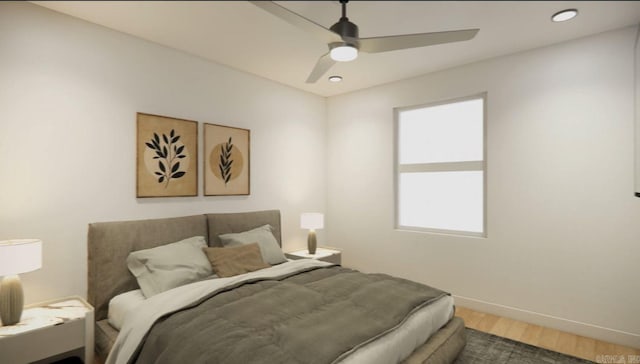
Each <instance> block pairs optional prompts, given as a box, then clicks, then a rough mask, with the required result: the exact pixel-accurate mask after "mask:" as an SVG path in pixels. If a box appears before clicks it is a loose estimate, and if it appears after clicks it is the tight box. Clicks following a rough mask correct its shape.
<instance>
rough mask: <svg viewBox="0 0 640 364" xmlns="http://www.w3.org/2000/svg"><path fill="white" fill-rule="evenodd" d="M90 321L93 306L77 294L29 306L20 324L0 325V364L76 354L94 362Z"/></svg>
mask: <svg viewBox="0 0 640 364" xmlns="http://www.w3.org/2000/svg"><path fill="white" fill-rule="evenodd" d="M93 321H94V320H93V307H91V305H90V304H88V303H87V302H86V301H85V300H83V299H82V298H80V297H67V298H63V299H57V300H53V301H48V302H42V303H38V304H34V305H29V306H27V307H25V309H24V311H23V312H22V318H21V320H20V322H19V323H17V324H15V325H12V326H0V363H12V364H14V363H15V364H19V363H31V362H34V361H40V360H41V361H42V362H43V363H46V362H50V361H55V360H60V359H63V358H65V357H70V356H79V357H80V358H81V359H83V360H84V362H85V363H89V364H93V350H94V346H93V340H94V339H93V325H94V322H93Z"/></svg>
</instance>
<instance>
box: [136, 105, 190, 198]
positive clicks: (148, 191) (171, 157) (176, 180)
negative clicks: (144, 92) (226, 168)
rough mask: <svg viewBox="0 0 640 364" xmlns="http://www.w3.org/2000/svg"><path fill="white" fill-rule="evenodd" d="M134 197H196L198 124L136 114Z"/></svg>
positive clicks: (166, 117) (165, 117)
mask: <svg viewBox="0 0 640 364" xmlns="http://www.w3.org/2000/svg"><path fill="white" fill-rule="evenodd" d="M136 126H137V136H136V156H137V161H136V196H137V197H141V198H143V197H185V196H197V195H198V122H196V121H192V120H184V119H176V118H172V117H168V116H160V115H153V114H145V113H140V112H139V113H137V115H136Z"/></svg>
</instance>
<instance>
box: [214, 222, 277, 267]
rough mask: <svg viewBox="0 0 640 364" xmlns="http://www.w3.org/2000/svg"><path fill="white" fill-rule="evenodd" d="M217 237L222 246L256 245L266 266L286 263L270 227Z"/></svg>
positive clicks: (264, 226)
mask: <svg viewBox="0 0 640 364" xmlns="http://www.w3.org/2000/svg"><path fill="white" fill-rule="evenodd" d="M218 237H219V238H220V241H222V245H224V246H238V245H247V244H253V243H258V246H260V253H261V254H262V259H263V260H264V261H265V262H266V263H268V264H271V265H273V264H280V263H283V262H286V261H287V258H285V256H284V254H283V253H282V249H280V245H278V241H277V240H276V238H275V237H274V236H273V233H272V232H271V225H263V226H260V227H258V228H255V229H253V230H249V231H245V232H242V233H231V234H222V235H219V236H218Z"/></svg>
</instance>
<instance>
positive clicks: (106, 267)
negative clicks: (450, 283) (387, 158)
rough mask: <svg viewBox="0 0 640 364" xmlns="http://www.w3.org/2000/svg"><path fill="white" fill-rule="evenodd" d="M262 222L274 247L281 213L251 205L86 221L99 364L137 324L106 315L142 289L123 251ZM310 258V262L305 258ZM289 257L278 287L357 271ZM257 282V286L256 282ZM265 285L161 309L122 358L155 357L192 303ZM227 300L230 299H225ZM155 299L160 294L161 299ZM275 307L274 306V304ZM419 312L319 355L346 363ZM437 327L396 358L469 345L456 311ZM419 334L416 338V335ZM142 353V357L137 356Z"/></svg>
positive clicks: (433, 355) (408, 359) (213, 238)
mask: <svg viewBox="0 0 640 364" xmlns="http://www.w3.org/2000/svg"><path fill="white" fill-rule="evenodd" d="M263 225H270V226H271V227H272V233H273V237H274V238H275V240H276V241H277V243H278V245H280V246H281V231H280V212H279V211H278V210H270V211H254V212H245V213H223V214H205V215H193V216H183V217H175V218H164V219H154V220H138V221H120V222H101V223H93V224H90V225H89V231H88V294H87V298H88V301H89V302H90V303H91V304H92V305H93V306H94V308H95V320H96V327H95V344H96V348H95V350H96V356H97V358H98V360H99V361H101V362H105V360H106V358H107V357H108V355H109V353H110V352H111V351H112V349H114V346H115V347H116V349H115V350H114V351H116V350H121V348H122V347H123V346H126V344H128V342H127V341H126V340H123V337H126V336H127V335H129V333H130V332H132V331H134V330H137V329H132V328H127V330H124V328H123V330H124V331H126V334H125V333H124V332H123V333H122V334H120V337H118V335H119V331H118V330H116V329H115V328H114V327H113V326H112V324H110V323H109V320H108V319H107V317H108V308H109V302H110V301H111V299H112V298H114V297H116V296H118V295H121V294H123V293H125V292H131V291H135V290H137V289H139V288H140V287H139V285H138V283H137V281H136V278H135V277H134V276H133V275H132V274H131V273H130V272H129V269H128V267H127V263H126V261H127V257H128V256H129V254H130V253H131V252H135V251H140V250H144V249H150V248H155V247H160V246H164V245H167V244H170V243H173V242H176V241H180V240H183V239H187V238H190V237H193V236H203V237H205V239H206V243H207V244H208V246H210V247H222V246H223V245H222V242H221V240H220V235H222V234H229V233H240V232H244V231H247V230H251V229H254V228H256V227H259V226H263ZM307 261H310V260H307ZM288 263H292V264H289V265H293V263H295V262H287V263H283V264H281V265H278V266H274V267H273V268H269V269H271V270H274V271H277V270H281V272H279V273H269V274H272V275H273V276H274V277H276V276H277V280H278V282H282V283H278V284H284V286H282V287H292V286H291V284H290V283H289V282H290V281H291V282H294V283H296V280H297V281H300V280H301V278H300V277H302V276H304V275H306V274H307V272H308V275H310V276H311V275H316V276H321V277H320V278H313V277H310V278H308V280H309V283H307V284H310V285H311V286H313V287H317V286H319V285H321V284H319V283H317V282H327V281H329V280H328V279H329V278H327V277H328V276H329V275H331V276H332V277H333V275H335V276H336V277H337V278H332V279H334V281H340V280H341V278H340V277H342V276H354V277H355V274H356V273H357V272H356V273H354V272H353V271H350V270H348V269H347V268H343V267H339V266H333V265H331V264H327V263H323V262H318V263H315V262H302V263H296V264H307V265H306V266H305V267H302V268H300V267H296V268H288V267H285V266H287V265H288ZM320 263H322V264H320ZM314 264H315V265H314ZM269 269H265V270H264V271H268V270H269ZM283 269H299V270H301V271H302V270H304V271H305V273H304V274H301V273H300V274H299V273H296V272H297V271H296V272H294V273H286V274H285V273H283V272H284V270H283ZM253 273H257V272H252V273H250V274H249V276H250V275H251V274H253ZM265 274H266V273H265ZM340 274H342V275H340ZM357 274H360V273H357ZM243 276H244V275H243ZM282 277H284V278H282ZM392 278H393V277H391V278H389V277H385V276H383V277H382V278H381V279H382V280H384V281H385V282H386V280H387V279H392ZM305 279H306V278H305ZM360 279H362V278H360ZM367 279H368V278H367ZM334 281H331V282H334ZM256 282H257V283H258V284H256ZM263 282H264V283H263ZM298 283H299V282H297V283H296V284H298ZM372 283H373V284H374V285H375V284H378V285H379V284H382V283H379V282H372ZM400 283H401V284H400ZM400 283H395V284H396V285H405V284H406V285H411V284H412V282H410V281H407V282H400ZM205 284H206V283H203V282H200V283H195V284H193V285H194V286H195V285H201V286H202V285H205ZM207 284H208V283H207ZM262 284H265V285H267V286H269V287H271V285H272V283H271V281H270V280H266V278H251V280H249V279H248V280H247V281H246V282H245V283H239V284H238V285H240V286H239V287H237V288H234V289H233V290H231V289H229V288H221V289H219V291H221V292H224V294H221V293H215V294H209V295H207V296H206V300H205V299H204V298H202V299H198V302H197V303H194V304H192V305H189V307H191V308H192V309H190V310H186V311H185V310H183V309H181V310H173V311H179V312H178V313H176V314H174V315H171V316H170V315H166V314H162V315H159V317H161V319H159V320H158V319H151V323H150V325H149V326H150V330H151V331H148V332H147V331H144V330H143V331H144V332H145V333H144V334H141V335H140V336H141V337H142V341H141V343H140V344H135V345H133V346H134V347H135V348H136V350H135V353H134V356H132V357H128V359H126V360H125V362H126V361H130V362H134V361H135V359H140V361H144V362H148V361H152V362H153V361H155V360H149V357H150V356H149V355H153V354H148V353H147V352H148V351H149V350H150V349H149V350H147V349H148V348H147V347H151V346H152V345H153V342H155V345H160V346H162V345H165V344H166V341H167V337H171V335H174V334H172V333H174V332H178V331H177V328H179V327H181V326H182V324H175V323H174V324H171V320H173V318H174V316H180V315H187V314H182V313H183V312H190V311H192V310H195V309H196V308H194V306H197V307H201V306H204V303H203V302H209V301H214V300H224V299H225V298H224V297H227V296H228V295H230V294H241V293H235V290H238V292H241V289H243V290H251V289H257V288H255V287H258V286H260V285H262ZM273 284H275V283H273ZM332 284H334V283H332ZM190 286H191V285H190ZM274 287H275V286H274ZM282 287H280V288H278V287H275V288H274V289H275V290H276V292H277V289H282ZM180 288H182V287H180ZM270 289H271V288H270ZM307 291H308V289H307ZM216 292H217V291H216ZM231 292H233V293H231ZM281 292H282V291H281ZM163 294H169V293H166V292H165V293H163ZM261 294H262V293H261ZM181 295H182V293H181ZM225 295H227V296H225ZM280 296H282V294H280ZM198 297H201V296H198ZM202 297H204V296H202ZM219 297H222V298H219ZM226 299H227V300H229V298H228V297H227V298H226ZM371 300H372V299H371V298H368V299H367V301H371ZM438 300H444V297H440V298H438ZM159 301H161V300H160V299H159ZM164 301H167V300H164ZM298 301H299V299H296V302H298ZM282 302H284V301H282ZM282 302H280V304H281V305H282V306H290V305H288V304H282ZM288 302H291V301H288ZM438 302H439V301H438ZM276 304H277V300H276ZM291 306H295V305H291ZM393 306H395V305H393ZM431 306H434V305H430V306H427V305H426V304H425V305H424V307H423V310H422V311H426V310H427V309H429V307H431ZM168 310H169V311H172V309H168ZM245 310H246V308H245ZM251 310H259V309H256V308H251ZM143 311H150V310H146V309H145V310H141V311H140V312H141V313H142V312H143ZM208 311H209V309H207V312H208ZM274 311H277V309H276V310H274ZM220 312H223V313H224V312H226V311H224V310H221V311H220ZM252 312H253V311H252ZM417 312H418V311H411V312H409V313H408V314H407V317H406V318H405V319H403V320H402V325H400V324H399V325H396V326H394V328H393V330H387V331H384V332H381V333H379V334H378V335H375V338H376V340H373V339H372V340H369V342H367V343H363V344H362V345H359V346H354V348H358V350H356V349H352V350H351V351H350V354H352V355H351V357H349V356H346V354H344V355H338V356H337V357H336V358H335V359H336V360H333V359H331V360H326V359H323V360H322V362H338V361H337V360H338V359H340V360H345V361H343V362H350V361H349V360H350V359H352V358H353V357H356V358H357V355H359V354H360V352H365V353H366V352H367V350H368V349H369V348H370V347H374V345H373V344H377V343H375V342H374V343H372V342H371V341H381V342H382V341H384V340H387V339H388V338H389V337H392V336H393V335H395V333H394V332H395V331H400V330H399V329H398V330H396V329H397V328H398V327H400V326H403V327H404V326H407V325H409V324H410V323H411V322H412V321H411V320H414V321H415V319H414V317H415V316H419V315H418V314H417ZM298 314H299V313H295V314H294V315H295V316H297V315H298ZM288 315H291V314H290V313H288ZM136 316H144V315H142V314H137V315H136ZM218 320H221V321H223V322H222V323H217V324H219V325H224V324H225V323H224V320H225V318H224V317H218ZM129 321H131V320H129ZM163 325H164V326H166V325H169V327H170V328H169V329H168V330H169V333H168V334H167V333H163V334H162V333H161V334H156V331H159V330H160V329H161V327H162V326H163ZM171 325H173V326H171ZM196 326H197V325H196ZM272 326H273V325H272ZM287 330H288V331H291V330H289V329H283V330H282V331H287ZM298 330H299V331H292V332H293V334H291V333H290V335H293V336H289V337H291V338H294V339H295V338H298V337H303V336H305V334H306V333H308V332H311V330H313V329H312V328H302V329H301V328H298ZM300 330H302V331H300ZM305 330H306V331H305ZM332 330H333V331H334V332H335V331H342V330H335V328H334V329H332ZM288 331H287V332H288ZM405 331H406V330H405ZM414 331H416V330H415V328H414ZM418 331H419V330H418ZM434 331H435V332H434V333H433V334H431V335H430V336H429V337H428V339H427V340H426V342H425V341H424V340H421V341H420V342H416V343H412V346H411V350H410V351H409V353H408V356H406V355H404V356H403V357H402V359H401V360H394V361H401V362H403V363H451V362H453V361H454V360H455V358H456V357H457V355H458V354H459V353H460V351H461V350H462V349H463V347H464V345H465V343H466V340H465V334H464V323H463V322H462V320H461V319H459V318H456V317H453V315H451V317H447V321H446V323H445V324H444V325H442V326H441V327H438V328H436V329H434ZM391 333H394V334H393V335H392V334H391ZM175 335H177V334H175ZM180 335H184V333H181V334H180ZM230 335H231V334H230ZM194 336H197V337H198V340H202V338H201V337H202V336H206V335H197V334H194ZM212 336H213V338H212V339H211V340H214V341H216V342H218V341H220V334H219V333H218V332H217V333H216V334H215V335H212ZM245 336H246V335H245ZM256 336H260V335H256ZM331 336H337V337H340V335H331V334H328V335H323V336H322V338H323V341H324V340H327V342H326V345H327V346H331V345H330V343H329V340H330V337H331ZM417 337H420V335H419V333H418V336H417ZM378 339H379V340H378ZM425 339H426V338H425ZM190 340H191V339H190ZM190 340H189V341H190ZM341 340H342V339H341ZM411 340H417V339H415V338H413V339H411ZM147 341H150V342H147ZM123 343H125V344H123ZM298 344H300V345H303V344H304V342H302V341H301V343H298ZM369 344H371V345H369ZM199 345H200V346H202V345H203V344H199ZM254 345H255V344H254ZM278 345H288V346H292V345H293V344H290V343H278ZM305 345H307V347H306V348H307V349H309V345H308V344H305ZM394 345H396V344H394ZM226 346H227V347H228V346H234V345H228V344H227V345H226ZM262 346H266V345H262ZM293 346H295V345H293ZM363 346H364V347H366V349H367V350H364V349H363V350H359V348H361V347H363ZM239 347H240V346H239ZM302 350H305V348H304V347H303V348H302ZM335 350H342V349H339V348H336V349H335ZM245 351H247V352H250V351H251V350H245ZM310 352H312V350H310ZM374 352H375V351H374ZM165 354H166V353H165ZM163 355H164V354H163ZM151 357H152V356H151ZM141 358H142V359H144V360H142V359H141ZM345 358H346V359H345ZM111 359H113V358H110V360H111ZM174 360H175V358H174ZM189 360H190V361H198V360H197V359H189ZM278 360H280V361H282V362H293V361H294V360H286V359H282V358H280V359H278ZM159 361H160V360H159ZM305 361H306V359H305ZM169 362H171V361H169ZM310 362H312V361H310ZM351 362H357V360H356V361H354V360H351Z"/></svg>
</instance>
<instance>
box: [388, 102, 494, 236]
mask: <svg viewBox="0 0 640 364" xmlns="http://www.w3.org/2000/svg"><path fill="white" fill-rule="evenodd" d="M478 99H481V100H482V106H483V107H482V110H483V113H482V139H483V140H482V159H483V160H482V161H461V162H435V163H421V164H400V163H399V162H400V161H399V150H400V113H401V112H404V111H411V110H416V109H422V108H427V107H433V106H438V105H446V104H452V103H457V102H463V101H470V100H478ZM393 114H394V160H393V164H394V174H395V178H394V190H395V191H394V192H395V194H394V200H395V201H394V205H395V228H396V230H408V231H417V232H425V233H436V234H446V235H463V236H469V237H479V238H486V237H487V93H486V92H483V93H479V94H474V95H470V96H465V97H460V98H454V99H447V100H440V101H436V102H431V103H426V104H421V105H415V106H408V107H397V108H394V109H393ZM451 171H482V172H483V173H482V177H483V181H482V184H483V186H482V232H473V231H460V230H448V229H434V228H425V227H418V226H404V225H400V174H401V173H407V172H409V173H410V172H451Z"/></svg>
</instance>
